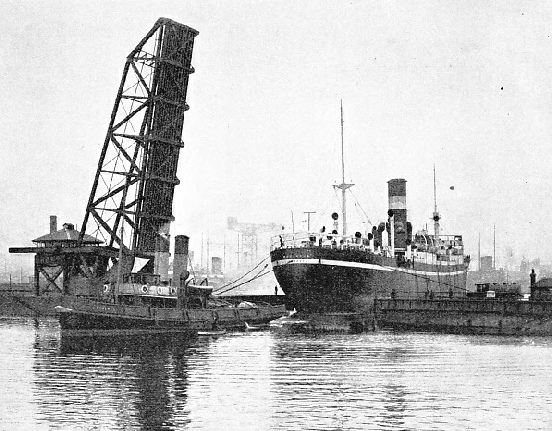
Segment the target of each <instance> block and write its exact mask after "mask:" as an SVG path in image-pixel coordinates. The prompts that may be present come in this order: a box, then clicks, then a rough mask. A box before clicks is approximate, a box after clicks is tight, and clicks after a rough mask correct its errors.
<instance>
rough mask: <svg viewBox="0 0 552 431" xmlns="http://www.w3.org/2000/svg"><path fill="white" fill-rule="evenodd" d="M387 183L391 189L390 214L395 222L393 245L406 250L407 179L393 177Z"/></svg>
mask: <svg viewBox="0 0 552 431" xmlns="http://www.w3.org/2000/svg"><path fill="white" fill-rule="evenodd" d="M387 184H388V190H389V193H388V196H389V211H388V215H389V216H390V220H392V223H393V226H390V228H391V232H392V235H391V236H392V238H393V244H392V245H391V246H392V247H393V248H394V249H395V250H405V249H406V240H407V221H406V180H404V179H402V178H398V179H393V180H389V181H388V182H387Z"/></svg>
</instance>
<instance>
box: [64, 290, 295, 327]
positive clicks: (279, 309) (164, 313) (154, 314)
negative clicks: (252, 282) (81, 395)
mask: <svg viewBox="0 0 552 431" xmlns="http://www.w3.org/2000/svg"><path fill="white" fill-rule="evenodd" d="M58 313H59V322H60V327H61V330H62V333H64V334H66V335H104V334H105V335H112V334H115V333H117V334H129V335H130V334H140V333H186V334H190V335H196V334H197V332H198V331H211V330H213V329H215V328H226V329H245V322H248V323H252V324H261V323H269V322H270V321H271V320H273V319H277V318H279V317H281V316H283V315H284V314H285V307H284V306H258V307H256V308H238V307H221V308H216V309H177V308H153V307H137V306H123V305H115V304H107V303H102V302H98V301H94V300H91V299H86V298H75V299H74V300H73V301H72V302H71V304H70V305H69V306H67V307H58Z"/></svg>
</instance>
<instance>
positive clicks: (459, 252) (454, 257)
mask: <svg viewBox="0 0 552 431" xmlns="http://www.w3.org/2000/svg"><path fill="white" fill-rule="evenodd" d="M442 238H444V239H445V240H447V239H450V238H454V236H453V235H445V236H443V237H442ZM445 244H446V242H445ZM312 247H322V248H333V249H337V250H362V251H366V252H367V253H374V254H379V255H383V256H388V257H391V256H393V253H392V248H391V247H388V246H384V247H378V248H377V249H375V248H374V246H373V241H370V240H368V239H367V238H356V237H354V236H343V235H339V234H326V233H324V234H321V233H319V232H316V233H312V232H311V233H309V232H298V233H291V234H281V235H277V236H274V237H272V238H271V243H270V250H271V251H273V250H278V249H285V248H312ZM403 252H404V249H403ZM463 252H464V250H463V248H462V247H459V246H455V247H453V248H452V249H450V250H445V249H443V250H441V249H440V248H438V247H429V248H424V247H418V248H417V249H415V250H413V251H412V257H411V258H412V259H414V260H415V261H416V262H420V263H427V264H433V265H451V264H452V265H456V264H461V263H463V262H464V255H463Z"/></svg>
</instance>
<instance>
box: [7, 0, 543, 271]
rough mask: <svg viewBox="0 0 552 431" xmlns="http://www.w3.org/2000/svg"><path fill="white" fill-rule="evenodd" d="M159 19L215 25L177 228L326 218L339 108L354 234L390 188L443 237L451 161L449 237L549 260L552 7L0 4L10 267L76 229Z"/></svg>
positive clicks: (188, 127)
mask: <svg viewBox="0 0 552 431" xmlns="http://www.w3.org/2000/svg"><path fill="white" fill-rule="evenodd" d="M161 16H163V17H168V18H171V19H173V20H175V21H177V22H180V23H183V24H186V25H188V26H190V27H193V28H195V29H196V30H198V31H199V36H197V38H196V40H195V47H194V53H193V61H192V64H193V65H194V67H195V69H196V73H195V74H194V75H192V77H191V78H190V83H189V91H188V104H189V105H190V107H191V109H190V110H189V111H188V112H187V113H186V117H185V123H184V134H183V139H184V141H185V144H186V147H185V148H184V149H183V151H182V153H181V157H180V165H179V173H178V176H179V178H180V180H181V185H180V186H178V187H177V189H176V197H175V202H174V208H173V213H174V215H175V217H176V222H175V223H174V224H173V227H172V234H173V235H175V234H187V235H190V236H191V237H192V244H193V240H194V238H198V237H199V236H200V235H201V233H202V232H203V233H204V234H205V235H214V236H217V235H220V233H219V232H220V230H221V229H223V228H224V226H225V224H226V218H227V217H228V216H235V217H238V220H239V221H243V222H257V223H269V222H275V223H280V224H283V225H285V226H286V227H287V228H289V229H291V221H292V213H293V215H294V217H293V220H294V223H295V228H296V230H298V229H299V228H300V227H301V225H302V223H301V221H302V220H305V217H304V214H303V212H304V211H316V214H315V215H313V216H312V218H311V225H312V226H316V227H317V228H318V227H320V226H322V225H323V224H326V225H329V224H330V221H329V214H330V213H331V212H332V211H336V210H339V204H338V201H337V200H336V197H335V194H334V191H333V189H332V184H334V183H336V182H339V181H340V180H341V160H340V151H341V148H340V147H341V138H340V133H341V130H340V107H339V106H340V100H343V106H344V119H345V130H344V140H345V162H346V180H347V181H352V182H354V183H355V184H356V186H355V187H354V189H353V192H354V194H355V197H356V199H354V198H350V199H349V202H350V203H351V206H350V207H349V214H350V216H349V218H350V222H351V226H350V228H349V231H354V230H360V229H361V227H360V226H361V225H360V224H358V227H355V223H360V222H361V219H360V214H362V213H361V212H359V211H357V209H358V206H357V205H353V204H354V203H356V202H355V201H358V204H359V205H360V207H362V208H363V210H364V212H366V214H367V215H368V219H369V220H370V223H371V224H377V223H379V222H380V221H382V220H383V219H384V217H385V212H386V210H387V181H388V180H389V179H392V178H405V179H406V180H407V181H408V183H407V206H408V209H409V219H410V221H411V222H412V223H413V225H414V229H415V230H417V229H419V228H422V227H425V225H426V224H428V225H429V226H431V221H430V216H431V212H432V211H433V166H434V165H435V166H436V171H437V204H438V207H439V211H440V212H441V215H442V225H441V226H442V232H443V233H450V234H462V235H463V236H464V238H465V243H466V248H467V251H468V253H471V254H472V256H476V255H477V244H478V236H479V235H481V248H482V254H492V251H493V226H496V245H497V259H498V265H500V266H502V265H504V264H505V262H506V259H505V255H506V254H507V252H506V250H507V248H511V250H512V253H513V255H514V257H515V259H517V260H519V259H521V257H523V256H525V257H526V258H529V259H534V258H537V257H540V258H541V259H542V260H544V261H546V262H550V261H551V260H552V259H550V258H549V257H548V253H547V252H548V250H549V248H550V246H551V244H552V227H551V221H550V218H551V214H552V199H550V197H549V196H550V190H551V187H552V167H551V162H552V145H551V134H552V129H551V125H552V121H551V110H550V104H551V101H552V98H551V96H552V90H551V85H550V83H551V75H552V67H551V66H552V48H551V47H552V38H551V34H552V27H551V26H550V23H551V22H552V3H550V2H546V1H542V2H538V1H530V2H524V1H519V0H516V1H496V2H492V1H485V2H481V1H418V2H411V1H401V2H396V1H347V2H343V1H335V0H334V1H316V2H315V1H301V2H289V1H285V2H284V1H239V0H237V1H231V2H230V1H220V0H218V1H205V0H201V1H199V0H198V1H170V2H165V1H157V2H156V1H152V2H141V3H140V4H139V5H137V4H135V3H134V2H124V1H118V2H107V1H106V2H97V1H94V2H92V1H91V2H78V4H77V2H69V1H67V2H56V1H1V2H0V28H1V29H2V31H1V32H0V54H1V57H2V62H1V63H0V89H1V94H2V96H1V97H0V112H1V115H0V128H1V131H2V140H1V142H2V144H1V145H2V149H3V154H2V157H1V158H0V199H1V201H0V202H1V205H0V220H1V224H0V246H1V249H0V254H1V257H2V258H3V260H4V259H7V260H5V261H6V263H7V266H8V267H9V266H10V265H15V266H16V267H17V266H19V265H20V264H21V262H30V260H29V258H28V257H26V258H24V259H23V260H16V257H14V256H13V255H8V253H7V249H8V247H10V246H22V245H30V244H31V243H30V241H31V240H32V239H34V238H36V237H38V236H41V235H43V234H45V233H47V232H48V228H49V220H48V217H49V215H51V214H56V215H58V218H59V224H60V225H61V223H63V222H66V221H67V222H72V223H75V224H76V225H77V226H78V227H79V228H80V225H81V223H82V220H83V217H84V212H85V208H86V203H87V199H88V196H89V193H90V189H91V186H92V182H93V178H94V174H95V170H96V167H97V160H98V158H99V155H100V151H101V147H102V144H103V141H104V137H105V134H106V132H107V126H108V124H109V119H110V114H111V110H112V107H113V103H114V99H115V96H116V93H117V90H118V85H119V82H120V79H121V76H122V71H123V65H124V61H125V57H126V55H127V54H128V53H129V52H130V51H131V50H132V49H133V48H134V47H135V46H136V45H137V43H138V42H139V41H140V39H141V38H142V37H144V36H145V34H146V33H147V32H148V31H149V30H150V28H151V27H152V26H153V24H154V23H155V21H156V20H157V18H159V17H161ZM451 186H454V190H451V189H450V187H451ZM356 214H359V217H357V216H356ZM196 244H197V242H196ZM6 256H7V258H6ZM20 259H21V258H20ZM25 259H26V260H25Z"/></svg>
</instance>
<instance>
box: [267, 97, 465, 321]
mask: <svg viewBox="0 0 552 431" xmlns="http://www.w3.org/2000/svg"><path fill="white" fill-rule="evenodd" d="M341 156H342V163H341V166H342V174H343V176H342V179H343V181H342V183H341V184H339V185H334V187H335V188H336V189H339V190H341V193H342V205H341V208H342V209H343V212H342V217H343V221H342V223H341V224H342V233H341V234H339V233H338V230H339V221H338V220H339V215H338V214H337V213H333V214H332V218H333V220H334V223H333V230H332V231H331V232H326V231H325V229H324V228H323V229H321V231H319V232H314V233H313V232H306V233H293V234H286V235H284V234H282V235H278V236H276V237H273V238H272V243H271V251H270V259H271V262H272V269H273V271H274V275H275V276H276V280H277V281H278V283H279V285H280V287H281V289H282V290H283V292H284V293H285V294H286V306H287V307H288V309H291V308H295V309H296V310H297V311H306V312H313V313H328V312H330V313H331V312H369V311H370V309H371V308H372V307H373V305H374V300H375V299H376V298H379V299H381V298H401V299H405V298H439V297H441V298H443V297H446V298H457V297H465V296H466V279H467V272H468V266H469V262H470V258H469V256H465V255H464V245H463V241H462V236H461V235H441V233H440V225H439V220H440V216H439V212H438V211H437V200H436V197H435V208H434V212H433V221H434V232H433V234H430V233H429V232H428V231H427V230H421V231H418V232H416V233H415V234H414V235H413V232H412V225H411V223H410V222H409V221H408V220H407V209H406V180H404V179H402V178H401V179H392V180H390V181H388V198H389V210H388V212H387V216H388V217H387V221H386V222H382V223H380V224H379V225H378V226H374V227H373V228H372V230H371V232H364V233H362V232H356V233H355V234H354V235H347V221H346V194H345V193H346V191H347V190H348V189H349V188H350V187H352V186H353V185H354V184H347V183H345V165H344V162H343V107H342V108H341ZM434 183H435V170H434Z"/></svg>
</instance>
